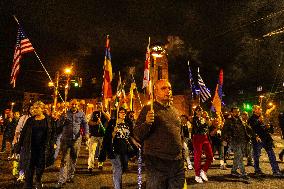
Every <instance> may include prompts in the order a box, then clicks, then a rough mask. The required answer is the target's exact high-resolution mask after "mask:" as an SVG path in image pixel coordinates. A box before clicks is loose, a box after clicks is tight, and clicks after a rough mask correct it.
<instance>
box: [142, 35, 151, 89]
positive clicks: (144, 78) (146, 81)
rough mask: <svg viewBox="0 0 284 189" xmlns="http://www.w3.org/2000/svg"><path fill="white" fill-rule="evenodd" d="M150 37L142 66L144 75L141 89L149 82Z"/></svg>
mask: <svg viewBox="0 0 284 189" xmlns="http://www.w3.org/2000/svg"><path fill="white" fill-rule="evenodd" d="M150 56H151V53H150V37H149V43H148V46H147V52H146V60H145V67H144V77H143V86H142V89H144V88H147V87H148V86H149V82H150V71H149V68H150V61H151V60H150Z"/></svg>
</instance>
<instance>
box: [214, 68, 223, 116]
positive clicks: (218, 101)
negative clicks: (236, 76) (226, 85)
mask: <svg viewBox="0 0 284 189" xmlns="http://www.w3.org/2000/svg"><path fill="white" fill-rule="evenodd" d="M222 88H223V70H222V69H221V70H220V74H219V81H218V84H217V86H216V90H215V95H214V98H213V101H212V110H213V111H215V112H216V113H217V114H220V113H221V108H222V95H223V92H222Z"/></svg>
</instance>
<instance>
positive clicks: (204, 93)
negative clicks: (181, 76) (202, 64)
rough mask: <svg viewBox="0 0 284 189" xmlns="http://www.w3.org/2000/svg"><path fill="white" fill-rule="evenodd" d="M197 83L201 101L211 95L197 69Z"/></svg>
mask: <svg viewBox="0 0 284 189" xmlns="http://www.w3.org/2000/svg"><path fill="white" fill-rule="evenodd" d="M198 85H199V89H200V98H201V101H202V102H205V101H206V100H207V99H209V98H210V97H211V94H210V90H209V89H208V88H207V87H206V86H205V83H204V81H203V79H202V78H201V75H200V74H199V69H198Z"/></svg>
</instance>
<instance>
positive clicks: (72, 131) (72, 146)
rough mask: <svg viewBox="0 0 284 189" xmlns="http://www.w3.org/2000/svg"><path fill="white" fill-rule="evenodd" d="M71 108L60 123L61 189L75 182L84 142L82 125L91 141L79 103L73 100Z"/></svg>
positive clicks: (57, 186) (58, 186)
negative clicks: (81, 131)
mask: <svg viewBox="0 0 284 189" xmlns="http://www.w3.org/2000/svg"><path fill="white" fill-rule="evenodd" d="M70 106H71V108H70V109H69V110H68V111H67V112H66V114H63V115H62V116H61V118H60V123H59V127H62V137H61V150H62V157H61V164H60V173H59V181H58V183H57V185H56V188H61V187H62V186H63V185H64V184H65V183H66V182H73V179H74V173H75V168H76V162H77V158H78V155H79V151H80V147H81V142H82V136H81V133H80V128H81V125H82V126H83V127H84V133H85V136H86V138H87V140H88V139H89V126H88V124H87V120H86V117H85V114H84V112H82V111H79V107H78V106H79V103H78V101H77V100H72V101H71V102H70ZM68 157H69V158H68ZM68 165H70V166H68Z"/></svg>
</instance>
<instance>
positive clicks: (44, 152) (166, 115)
mask: <svg viewBox="0 0 284 189" xmlns="http://www.w3.org/2000/svg"><path fill="white" fill-rule="evenodd" d="M154 90H155V93H154V94H155V101H154V103H153V105H152V106H151V105H146V106H144V107H143V109H142V110H141V112H140V114H139V116H138V118H137V120H135V116H134V111H130V112H127V110H126V109H125V108H123V107H117V111H115V113H112V114H110V112H108V111H107V110H106V108H104V107H103V104H102V103H101V102H98V103H96V104H95V111H93V112H92V113H91V114H90V115H88V116H86V115H85V113H84V111H83V109H82V107H81V106H80V103H79V102H78V101H77V100H72V101H70V102H69V103H68V104H67V103H66V104H62V105H59V106H58V108H57V110H56V111H53V112H52V111H51V108H50V106H48V105H45V104H44V103H43V102H41V101H37V102H35V103H34V104H32V105H29V106H27V107H25V108H24V111H23V114H22V115H21V114H20V112H17V111H16V112H12V111H11V110H10V111H9V110H6V111H5V115H4V122H3V125H2V126H1V132H2V133H3V138H2V148H1V153H5V152H6V153H7V154H9V157H8V160H13V161H15V162H19V166H14V170H13V175H15V176H16V175H17V176H18V182H23V183H24V188H33V186H35V187H36V188H42V187H43V185H42V182H41V179H42V175H43V174H44V170H45V168H47V167H49V166H51V165H53V164H54V162H55V160H56V159H57V158H60V171H59V173H58V174H59V176H58V182H57V184H56V187H57V188H62V187H64V185H65V184H66V183H67V182H73V181H74V176H75V170H76V162H77V160H78V156H79V153H80V148H81V143H82V141H83V139H84V141H86V144H87V147H88V151H89V157H88V167H87V169H88V171H89V172H90V173H91V172H92V171H93V170H94V169H103V166H104V162H105V161H106V160H107V159H110V162H111V164H112V173H113V186H114V188H115V189H120V188H122V175H123V173H125V171H126V170H127V168H128V161H129V159H130V158H133V157H134V158H135V156H137V154H138V150H139V149H142V152H143V161H144V163H145V168H146V188H150V189H152V188H153V189H159V188H163V189H164V188H183V187H184V183H185V170H188V171H190V170H193V169H194V172H195V181H196V182H197V183H203V182H206V181H208V180H209V179H210V178H208V177H207V172H208V171H210V165H211V164H212V162H213V160H215V158H214V157H215V156H214V155H215V154H218V156H217V157H216V159H217V158H218V160H219V164H220V169H221V170H226V169H227V160H228V158H230V155H232V154H233V155H234V158H233V164H232V168H231V175H232V176H234V177H237V178H240V179H245V180H249V179H250V178H249V176H248V174H247V172H246V170H245V164H246V165H247V166H253V167H254V171H255V175H256V176H263V175H264V173H263V172H262V170H261V166H260V161H259V159H260V156H261V150H262V148H263V149H264V150H265V151H266V153H267V155H268V157H269V162H270V164H271V169H272V175H273V176H274V177H279V178H280V177H282V173H281V172H280V169H279V166H278V163H277V161H276V159H277V158H276V155H275V152H274V149H273V148H274V143H273V138H272V137H271V134H272V133H273V126H272V125H271V124H270V122H269V119H268V115H266V114H265V113H262V109H261V107H260V106H258V105H255V106H253V111H252V115H251V116H249V114H248V113H247V112H240V109H239V108H238V107H233V108H231V111H230V112H226V113H224V114H223V115H217V116H215V117H212V116H210V115H209V114H208V113H207V112H206V111H204V110H203V108H202V107H201V106H197V107H195V108H194V109H193V114H192V115H191V116H187V115H178V113H177V111H176V110H175V108H174V107H173V104H172V95H171V85H170V83H169V82H168V81H166V80H159V81H157V83H156V84H155V87H154ZM283 120H284V119H283V116H282V115H280V116H279V124H280V127H281V128H282V127H283V123H284V121H283ZM281 124H282V125H281ZM6 143H9V146H10V148H6ZM8 149H9V152H8ZM283 154H284V151H282V152H281V153H280V154H279V159H280V160H281V161H283ZM244 157H246V160H247V161H246V163H244V161H243V159H244ZM204 158H205V163H203V159H204ZM192 160H193V161H192ZM238 170H239V171H238ZM34 175H35V178H34ZM34 181H35V183H34Z"/></svg>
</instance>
